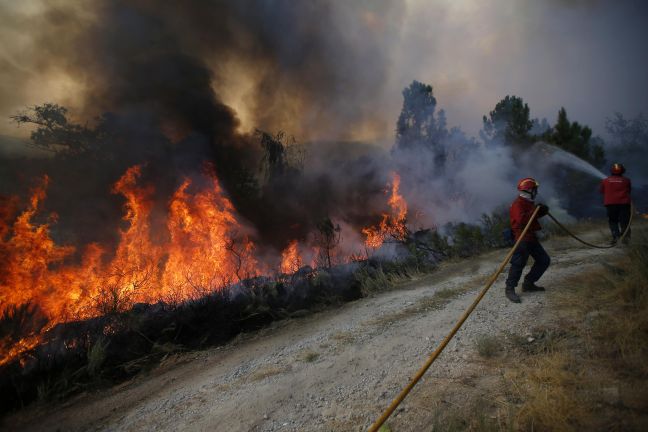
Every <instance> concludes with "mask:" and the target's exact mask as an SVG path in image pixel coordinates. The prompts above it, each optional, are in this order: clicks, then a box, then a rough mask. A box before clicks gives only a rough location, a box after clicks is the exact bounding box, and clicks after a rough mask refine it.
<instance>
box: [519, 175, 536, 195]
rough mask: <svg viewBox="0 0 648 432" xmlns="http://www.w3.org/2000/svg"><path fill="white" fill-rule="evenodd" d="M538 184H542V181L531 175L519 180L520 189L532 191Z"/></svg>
mask: <svg viewBox="0 0 648 432" xmlns="http://www.w3.org/2000/svg"><path fill="white" fill-rule="evenodd" d="M538 186H540V183H538V182H537V181H536V180H535V179H534V178H531V177H527V178H523V179H522V180H520V181H519V182H518V190H519V191H526V192H531V191H532V190H533V189H536V188H537V187H538Z"/></svg>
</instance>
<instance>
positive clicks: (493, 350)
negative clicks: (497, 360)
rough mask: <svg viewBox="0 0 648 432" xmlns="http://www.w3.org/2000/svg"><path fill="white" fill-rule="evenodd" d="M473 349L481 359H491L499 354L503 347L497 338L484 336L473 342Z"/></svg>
mask: <svg viewBox="0 0 648 432" xmlns="http://www.w3.org/2000/svg"><path fill="white" fill-rule="evenodd" d="M475 348H476V349H477V353H478V354H479V355H480V356H481V357H484V358H492V357H495V356H497V355H498V354H501V353H502V350H503V348H504V347H503V343H502V340H501V338H499V337H498V336H493V335H488V334H484V335H480V336H479V337H478V338H477V340H476V341H475Z"/></svg>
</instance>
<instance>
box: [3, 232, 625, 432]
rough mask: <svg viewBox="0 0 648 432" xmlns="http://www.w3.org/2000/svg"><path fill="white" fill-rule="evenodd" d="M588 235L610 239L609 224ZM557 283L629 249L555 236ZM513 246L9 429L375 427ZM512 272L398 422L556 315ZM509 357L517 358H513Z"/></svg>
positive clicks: (549, 282) (182, 359)
mask: <svg viewBox="0 0 648 432" xmlns="http://www.w3.org/2000/svg"><path fill="white" fill-rule="evenodd" d="M587 237H588V238H590V239H592V240H595V241H599V242H601V241H602V238H603V237H602V236H601V235H600V233H599V232H598V231H591V232H589V233H588V236H587ZM545 245H546V249H547V251H548V252H549V254H550V255H551V256H552V260H553V262H552V266H551V267H550V269H549V271H548V272H547V274H546V275H545V277H544V278H543V279H542V281H541V282H542V284H544V285H545V286H547V287H548V289H549V290H560V289H561V288H562V283H563V281H564V280H565V279H566V278H568V277H569V276H571V275H573V274H575V273H577V272H587V271H588V269H592V268H595V267H596V266H600V265H601V263H602V262H605V261H609V260H610V259H611V258H612V257H613V256H614V255H615V254H619V253H620V249H605V250H601V249H589V248H584V247H583V246H581V245H580V244H578V243H576V242H574V241H573V240H570V239H566V238H553V239H551V240H549V241H547V242H546V244H545ZM504 255H505V251H503V250H499V251H494V252H490V253H488V254H485V255H482V256H480V257H477V258H473V259H469V260H462V261H457V262H449V263H444V264H443V265H442V266H441V267H440V268H439V269H438V270H437V271H436V272H434V273H433V274H430V275H427V276H425V277H422V278H420V279H418V280H414V281H411V282H408V283H405V284H403V285H401V286H399V287H397V288H396V289H393V290H391V291H388V292H383V293H380V294H377V295H375V296H373V297H370V298H365V299H361V300H357V301H354V302H351V303H348V304H346V305H344V306H343V307H341V308H339V309H335V310H329V311H326V312H322V313H318V314H315V315H312V316H309V317H305V318H299V319H291V320H286V321H282V322H278V323H276V324H274V325H273V326H272V327H270V328H267V329H264V330H263V331H260V332H257V333H254V334H247V335H243V336H241V337H239V338H238V339H237V340H235V341H233V342H232V343H230V344H228V345H226V346H224V347H219V348H215V349H212V350H208V351H203V352H192V353H183V354H180V355H176V356H173V357H170V358H168V359H166V360H165V361H164V362H163V363H162V364H161V365H160V366H159V367H157V368H156V369H155V370H153V371H151V372H150V373H148V374H146V375H140V376H138V377H136V378H135V379H133V380H131V381H129V382H126V383H124V384H122V385H119V386H117V387H114V388H112V389H109V390H104V391H101V392H96V393H92V394H82V395H79V396H77V397H75V398H74V399H72V400H69V401H67V402H66V403H64V404H62V405H55V406H51V405H50V406H37V407H33V408H30V409H28V410H25V411H23V412H20V413H17V414H15V415H13V416H10V417H8V418H6V419H5V420H4V423H3V424H2V427H3V428H6V429H7V430H26V431H56V430H61V431H69V430H106V431H112V430H126V431H143V430H200V431H202V430H205V431H212V430H222V431H304V430H308V431H349V430H358V431H361V430H366V428H367V427H368V425H369V424H370V423H371V422H372V421H373V420H374V419H375V418H376V417H377V416H378V415H379V414H380V412H381V411H382V410H383V409H384V408H385V407H386V406H387V405H388V404H389V402H390V401H391V399H392V398H393V397H394V396H395V395H396V394H397V393H398V391H399V390H400V389H401V388H402V387H403V386H404V385H405V384H406V383H407V382H408V379H409V377H410V376H411V375H412V374H413V373H415V372H416V370H417V369H418V368H419V367H420V365H421V364H422V363H423V362H424V360H425V358H426V357H427V355H428V354H429V353H430V352H431V351H432V350H433V349H434V348H435V347H436V346H437V344H438V343H439V342H440V341H441V339H442V338H443V337H444V336H445V334H446V333H447V332H448V331H449V329H450V328H451V327H452V326H453V324H454V323H455V322H456V320H457V318H458V317H459V316H460V315H461V313H462V312H463V310H464V309H465V308H466V307H467V306H468V305H469V304H470V303H471V301H472V300H473V298H474V296H475V294H476V292H477V291H478V290H479V289H480V288H481V287H482V286H483V284H484V283H485V281H486V279H487V278H488V276H489V275H491V274H492V273H493V272H494V271H495V270H496V269H497V266H498V264H499V262H500V261H501V260H502V259H503V257H504ZM503 280H504V277H503V276H500V278H499V280H498V282H497V283H496V284H495V285H494V286H493V288H492V289H491V291H490V292H489V293H488V294H487V295H486V297H485V298H484V300H483V301H482V303H481V304H480V305H479V306H478V308H477V310H476V311H475V312H474V313H473V314H472V316H471V317H470V318H469V319H468V321H467V322H466V323H465V325H464V327H463V328H462V329H461V330H460V331H459V333H458V334H457V336H456V337H455V338H454V340H453V341H451V343H450V344H449V346H448V348H447V349H446V351H445V352H444V353H443V354H442V355H441V357H440V358H439V359H438V360H437V362H436V363H435V364H434V365H433V366H432V368H431V369H430V370H429V371H428V373H427V374H426V376H425V378H424V379H423V380H422V381H421V382H420V384H419V385H418V386H417V387H416V388H415V389H414V391H413V392H412V394H411V395H410V396H409V397H408V398H407V399H406V400H405V402H404V404H403V405H402V406H401V408H399V410H398V411H397V412H396V413H395V416H394V418H393V419H391V420H390V425H391V427H392V428H393V430H394V432H400V431H403V430H420V429H419V428H420V426H414V423H415V422H411V421H410V420H411V419H413V418H418V419H420V418H421V415H422V414H421V412H422V411H426V410H434V409H437V408H438V406H439V405H438V401H435V400H432V399H433V398H432V397H431V396H430V394H432V393H431V392H430V389H436V388H439V389H440V388H442V387H443V386H447V384H448V383H452V382H465V381H466V380H468V381H470V382H471V384H470V386H469V387H471V388H474V389H478V390H479V389H481V390H480V391H487V390H488V386H489V380H488V379H487V378H484V379H483V380H480V379H479V376H480V373H479V370H480V367H482V366H481V365H480V360H479V358H478V354H477V352H476V348H475V346H476V341H477V340H478V339H479V338H480V337H483V335H502V337H504V338H507V337H513V336H522V337H524V338H528V339H529V340H530V342H529V343H532V338H533V335H532V329H533V328H534V327H535V326H537V325H538V324H539V323H542V322H547V321H551V319H552V314H551V310H550V308H548V306H547V302H546V294H543V293H533V294H526V293H524V294H522V303H521V304H513V303H510V302H509V301H508V300H506V299H505V297H504V292H503ZM502 367H503V368H505V367H506V365H502Z"/></svg>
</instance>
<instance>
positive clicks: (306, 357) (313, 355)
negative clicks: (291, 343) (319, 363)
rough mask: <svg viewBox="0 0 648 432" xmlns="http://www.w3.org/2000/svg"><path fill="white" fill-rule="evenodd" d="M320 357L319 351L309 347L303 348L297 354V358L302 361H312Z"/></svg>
mask: <svg viewBox="0 0 648 432" xmlns="http://www.w3.org/2000/svg"><path fill="white" fill-rule="evenodd" d="M319 357H320V353H318V352H317V351H313V350H311V349H305V350H303V351H301V352H300V353H299V354H298V355H297V360H299V361H301V362H304V363H313V362H314V361H315V360H317V359H318V358H319Z"/></svg>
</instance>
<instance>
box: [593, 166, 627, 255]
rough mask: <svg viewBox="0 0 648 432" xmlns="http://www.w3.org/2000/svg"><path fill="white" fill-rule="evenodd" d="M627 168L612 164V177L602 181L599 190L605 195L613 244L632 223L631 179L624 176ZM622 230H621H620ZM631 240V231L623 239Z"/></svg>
mask: <svg viewBox="0 0 648 432" xmlns="http://www.w3.org/2000/svg"><path fill="white" fill-rule="evenodd" d="M623 173H625V167H624V166H623V165H622V164H620V163H615V164H612V167H611V168H610V174H611V175H610V176H609V177H607V178H606V179H604V180H602V181H601V186H600V188H599V190H600V192H601V194H602V195H603V205H604V206H605V208H606V209H607V215H608V222H609V224H610V231H611V232H612V244H616V242H617V241H618V240H619V238H620V237H621V235H622V234H623V233H624V232H625V230H626V228H628V223H629V222H630V211H631V209H630V190H631V189H632V184H631V183H630V179H629V178H627V177H624V176H623ZM619 228H620V229H619ZM623 240H624V242H626V241H628V240H630V229H629V228H628V233H627V234H626V236H625V238H624V239H623Z"/></svg>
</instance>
